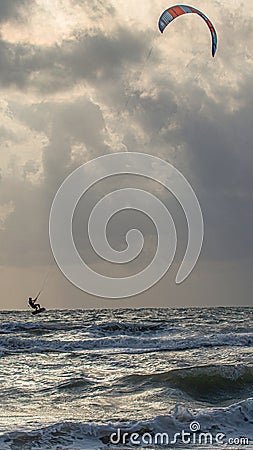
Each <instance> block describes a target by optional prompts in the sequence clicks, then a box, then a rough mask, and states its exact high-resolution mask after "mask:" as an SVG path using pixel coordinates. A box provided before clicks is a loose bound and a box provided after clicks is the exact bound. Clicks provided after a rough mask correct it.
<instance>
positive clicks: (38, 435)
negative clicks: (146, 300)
mask: <svg viewBox="0 0 253 450" xmlns="http://www.w3.org/2000/svg"><path fill="white" fill-rule="evenodd" d="M252 325H253V308H210V309H141V310H115V311H108V310H92V311H91V310H90V311H50V312H46V313H45V314H43V315H42V314H41V315H40V316H35V317H34V316H32V315H31V313H30V311H29V312H28V311H27V312H2V313H0V356H1V364H0V380H1V390H0V431H1V436H0V449H35V448H42V449H56V448H57V449H103V448H108V444H109V443H110V437H111V433H116V434H114V435H113V436H114V442H115V445H114V446H113V445H110V446H109V448H111V449H112V448H113V449H115V448H118V449H123V448H128V446H129V445H131V443H133V442H132V440H131V439H132V438H131V439H130V437H131V433H133V432H135V433H137V434H138V435H139V436H141V439H142V440H141V441H140V442H139V441H138V442H139V445H138V446H137V447H138V448H146V447H148V448H155V447H156V446H155V441H154V440H153V441H152V443H151V442H150V441H149V439H150V437H149V436H151V437H152V439H153V438H154V437H155V435H156V433H159V432H160V433H161V432H162V433H167V434H168V435H169V436H170V439H172V437H173V436H174V434H175V433H176V432H178V433H181V432H182V430H185V431H186V432H189V430H190V428H192V425H191V424H192V423H193V422H197V426H198V424H199V427H200V431H202V432H209V433H212V435H213V436H214V437H216V434H217V433H218V432H220V433H223V434H224V435H225V438H224V439H225V441H224V444H227V445H226V448H237V449H238V448H245V446H244V445H243V444H244V442H243V438H248V439H249V443H250V445H248V446H247V448H253V444H252V440H253V359H252V347H253V326H252ZM119 429H120V430H121V431H120V434H119V432H118V430H119ZM193 432H194V430H192V433H191V438H193V437H194V436H193V434H194V433H193ZM117 433H118V434H117ZM123 433H127V434H128V436H127V437H125V441H124V442H123V437H122V435H123ZM145 433H148V435H146V440H145V439H144V440H143V434H145ZM198 436H199V434H198V433H195V440H196V439H197V438H198ZM117 437H119V439H118V440H120V443H119V444H118V445H116V444H117ZM235 438H237V440H236V441H234V444H235V445H232V441H231V442H228V439H235ZM136 439H137V438H136ZM240 440H241V441H240ZM169 442H170V445H169V444H168V443H167V444H168V445H167V444H166V445H165V442H160V447H164V448H173V447H175V446H176V447H177V446H181V447H182V448H190V447H191V446H192V445H195V447H197V448H201V447H202V445H201V446H200V445H199V444H198V442H194V441H191V442H189V445H187V446H186V444H185V443H184V442H181V441H180V442H176V443H175V445H172V444H171V440H170V441H169ZM158 443H159V442H158ZM203 447H204V445H203ZM206 447H207V448H211V447H216V442H212V445H210V443H209V444H208V445H207V446H206ZM135 448H136V445H135Z"/></svg>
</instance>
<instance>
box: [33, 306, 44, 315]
mask: <svg viewBox="0 0 253 450" xmlns="http://www.w3.org/2000/svg"><path fill="white" fill-rule="evenodd" d="M44 311H46V308H40V309H35V310H34V311H33V312H32V314H33V315H35V314H40V313H42V312H44Z"/></svg>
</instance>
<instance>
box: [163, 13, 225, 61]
mask: <svg viewBox="0 0 253 450" xmlns="http://www.w3.org/2000/svg"><path fill="white" fill-rule="evenodd" d="M187 13H195V14H198V15H199V16H200V17H202V19H203V20H204V21H205V22H206V24H207V26H208V28H209V30H210V32H211V36H212V55H213V56H214V55H215V52H216V49H217V34H216V31H215V28H214V26H213V24H212V22H211V21H210V20H209V19H208V17H206V16H205V14H203V13H202V12H201V11H199V10H198V9H196V8H193V7H192V6H187V5H175V6H172V7H171V8H169V9H166V10H165V11H164V12H163V13H162V15H161V17H160V19H159V23H158V26H159V30H160V31H161V33H163V32H164V30H165V28H166V27H167V25H169V23H170V22H172V20H174V19H176V18H177V17H179V16H182V15H183V14H187Z"/></svg>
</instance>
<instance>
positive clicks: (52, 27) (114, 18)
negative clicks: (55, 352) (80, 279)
mask: <svg viewBox="0 0 253 450" xmlns="http://www.w3.org/2000/svg"><path fill="white" fill-rule="evenodd" d="M190 4H191V5H192V6H195V7H196V8H199V9H201V10H202V11H203V12H204V13H205V14H206V15H207V16H208V17H209V18H210V19H211V20H212V22H213V23H214V24H215V27H216V29H217V33H218V50H217V54H216V57H215V58H212V56H211V41H210V33H209V31H208V29H207V27H206V24H205V23H204V22H203V21H202V20H201V19H200V18H199V17H198V16H195V15H193V14H192V15H187V17H181V18H180V19H177V20H176V21H174V22H173V23H172V24H171V25H170V29H167V30H166V32H165V33H164V34H163V35H161V34H160V32H159V30H158V27H157V21H158V18H159V16H160V14H161V13H162V11H163V10H164V9H165V8H166V7H169V6H171V4H170V3H168V2H167V1H164V0H152V1H151V0H145V1H144V0H139V1H138V2H136V0H135V1H134V0H128V1H127V2H126V1H123V0H117V1H116V0H108V1H101V0H92V1H91V0H2V1H1V2H0V91H1V97H0V118H1V122H0V249H1V252H0V282H1V302H0V308H1V309H14V308H21V309H24V308H26V298H27V297H28V296H29V295H35V294H36V292H37V291H38V290H39V288H40V287H41V285H42V283H43V279H44V276H45V273H47V271H48V268H49V272H50V276H49V278H48V280H47V283H46V286H45V290H44V292H43V296H42V297H41V302H42V303H43V304H45V306H46V307H48V308H51V307H52V308H77V307H80V308H82V307H89V308H92V307H123V308H124V307H146V306H152V307H155V306H165V307H169V306H209V305H229V304H231V305H251V304H252V292H253V277H252V269H253V239H252V228H253V210H252V200H253V198H252V197H253V176H252V175H253V154H252V142H253V88H252V86H253V55H252V42H253V21H252V18H253V13H252V8H251V3H250V1H249V0H242V1H239V0H238V1H235V0H233V1H232V0H217V1H215V2H213V1H210V0H201V1H200V0H195V1H194V2H190ZM151 48H152V53H151V55H150V49H151ZM148 55H150V57H149V58H148V59H147V56H148ZM117 151H123V152H125V151H128V152H133V151H139V152H144V153H148V154H150V155H156V156H159V157H161V158H163V159H164V160H166V161H168V162H170V163H171V164H173V165H174V166H175V167H176V168H177V169H178V170H180V171H181V172H182V173H183V175H184V176H185V177H186V178H187V179H188V181H189V182H190V183H191V185H192V187H193V189H194V191H195V193H196V195H197V196H198V199H199V201H200V204H201V207H202V211H203V216H204V223H205V240H204V245H203V250H202V253H201V256H200V259H199V261H198V264H197V266H196V268H195V270H194V271H193V273H192V274H191V276H190V277H189V278H188V279H187V280H186V281H185V282H184V283H183V284H182V285H179V286H178V285H176V284H175V281H174V279H175V274H176V269H177V266H178V264H179V262H180V261H181V260H182V256H183V254H184V250H185V245H186V239H187V237H186V234H187V229H186V224H185V222H184V218H183V215H182V213H181V211H180V210H179V207H178V205H177V204H176V202H175V201H174V200H173V199H172V198H170V197H169V196H168V197H167V195H166V193H165V192H164V190H159V189H158V187H157V186H156V185H155V183H154V184H153V185H152V184H149V186H148V189H149V190H150V192H153V193H155V194H156V195H158V196H160V199H162V200H163V201H164V203H165V204H166V205H167V206H168V207H171V208H172V210H173V211H174V215H175V217H176V223H177V225H178V233H179V234H180V236H179V238H180V239H179V240H180V245H179V250H178V253H177V258H176V261H175V264H174V265H173V266H172V268H171V269H170V271H169V272H168V274H167V275H166V276H165V277H164V278H163V279H162V280H161V281H160V282H159V283H158V284H157V285H156V286H155V287H153V288H152V289H150V290H149V291H147V292H145V293H143V294H141V295H139V296H136V297H135V298H132V299H125V300H104V299H98V298H96V297H92V296H89V295H87V294H85V293H84V292H82V291H80V290H78V289H77V288H75V287H74V286H72V285H71V284H70V283H69V282H68V281H67V280H66V279H65V278H64V276H63V275H62V274H61V272H60V271H59V269H58V268H57V266H56V264H55V262H54V260H53V257H52V253H51V250H50V246H49V240H48V217H49V211H50V206H51V203H52V200H53V198H54V195H55V193H56V191H57V189H58V188H59V186H60V185H61V183H62V182H63V181H64V179H65V178H66V176H67V175H68V174H70V173H71V172H72V171H73V170H74V169H75V168H77V167H79V166H80V165H81V164H83V163H84V162H87V161H89V160H91V159H92V158H95V157H97V156H101V155H105V154H110V153H113V152H117ZM129 183H130V184H131V186H132V187H133V182H132V180H131V181H129V180H128V179H123V180H121V181H119V180H116V181H115V182H110V188H111V187H112V186H113V187H119V186H120V187H122V186H129ZM134 183H135V185H136V184H137V185H138V183H139V185H140V184H141V185H142V184H143V182H142V181H140V180H135V181H134ZM146 187H147V186H146ZM108 189H109V188H108V186H106V185H105V184H102V185H101V186H100V187H98V188H97V189H96V190H94V189H93V191H92V192H91V193H90V195H89V196H88V198H87V199H86V201H84V202H83V204H82V205H81V204H80V211H79V217H77V218H76V241H77V242H79V244H80V253H81V254H82V255H83V257H84V258H86V257H87V260H88V262H89V263H90V264H91V265H92V266H93V267H94V268H96V269H97V270H99V271H101V272H105V273H107V272H108V274H109V273H110V270H111V269H112V268H111V267H110V266H108V267H107V266H106V265H105V263H104V262H103V261H101V260H99V258H98V257H97V256H96V255H95V254H93V253H92V252H90V249H89V243H88V241H87V239H86V238H83V237H82V231H83V220H84V218H87V216H88V211H90V208H91V205H92V204H94V201H97V200H98V199H99V195H103V194H104V192H106V191H107V190H108ZM77 216H78V214H77ZM136 224H137V225H139V226H140V227H142V228H143V230H144V236H145V231H146V236H147V239H146V242H145V245H146V247H144V252H143V255H142V257H141V258H140V261H137V262H136V263H135V265H134V270H137V269H138V268H140V267H144V266H145V264H146V263H147V261H149V260H150V258H151V256H152V255H153V251H154V246H155V232H154V229H153V228H152V226H151V224H150V223H149V222H148V221H147V220H145V218H143V217H142V216H141V215H140V214H139V215H138V214H137V215H135V216H134V215H133V214H132V215H131V213H130V215H128V216H126V215H124V214H123V215H122V216H121V217H119V218H118V219H116V221H115V223H114V224H113V223H112V226H111V230H109V238H110V242H111V243H112V245H114V246H115V247H116V248H121V245H122V242H123V241H124V233H125V232H126V231H127V230H128V229H131V228H133V227H134V228H135V227H137V228H139V227H138V226H136ZM113 270H114V269H113ZM115 270H116V269H115ZM126 270H127V271H129V270H132V269H130V268H129V267H127V268H126Z"/></svg>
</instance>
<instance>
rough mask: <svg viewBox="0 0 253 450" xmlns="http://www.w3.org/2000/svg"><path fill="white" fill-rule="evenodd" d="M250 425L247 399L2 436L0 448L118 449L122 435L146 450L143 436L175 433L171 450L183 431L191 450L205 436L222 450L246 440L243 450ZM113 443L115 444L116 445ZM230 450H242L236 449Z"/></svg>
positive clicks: (252, 403)
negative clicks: (142, 417)
mask: <svg viewBox="0 0 253 450" xmlns="http://www.w3.org/2000/svg"><path fill="white" fill-rule="evenodd" d="M252 424H253V399H252V398H250V399H247V400H245V401H243V402H240V403H236V404H234V405H231V406H229V407H226V408H205V409H194V410H193V409H192V410H190V409H188V408H186V407H185V406H184V405H176V406H175V407H174V408H173V409H172V410H171V411H169V412H168V414H167V415H163V416H157V417H155V418H153V419H148V420H142V421H132V422H116V423H107V424H96V423H81V422H70V421H65V422H60V423H56V424H53V425H49V426H44V427H40V428H38V429H36V430H32V431H13V432H9V433H4V434H3V435H2V436H1V437H0V445H1V449H2V450H9V449H11V450H18V449H20V448H25V449H26V450H32V449H33V448H43V449H51V450H56V449H58V450H63V449H64V450H67V449H76V450H84V449H89V450H92V449H94V450H95V449H96V450H98V449H102V448H114V449H116V448H119V449H122V448H123V447H122V442H121V440H123V435H124V440H125V442H126V444H127V446H129V447H135V448H136V445H135V446H133V445H131V437H132V436H134V438H135V440H136V439H137V436H138V439H139V440H140V441H141V442H142V443H141V448H148V447H149V448H150V447H151V446H150V444H147V441H146V439H147V436H149V437H150V438H151V439H155V438H156V437H157V436H160V438H161V434H166V435H167V436H168V437H169V439H170V442H171V441H172V440H173V439H175V434H176V433H178V436H177V442H176V443H175V444H174V445H173V447H180V446H181V448H182V442H181V443H180V435H181V436H182V432H183V431H184V432H186V433H190V439H192V440H193V436H195V438H194V439H195V442H194V441H193V444H192V446H193V447H194V446H195V448H196V447H197V448H199V445H198V444H197V443H196V441H197V440H198V437H199V434H200V433H208V435H209V437H210V436H211V437H213V440H215V438H216V436H218V435H219V436H221V435H222V439H223V443H224V445H225V446H226V444H227V443H228V442H229V439H233V440H235V439H238V440H239V439H242V438H245V439H248V440H249V441H248V445H247V448H249V449H252V448H253V447H252V445H251V444H252V440H253V426H252ZM144 436H145V440H144ZM117 439H118V442H116V440H117ZM220 439H221V437H220ZM111 442H114V445H110V444H111ZM160 444H161V443H160ZM154 447H155V445H154ZM213 447H214V445H213V444H209V445H208V448H213ZM124 448H125V447H124ZM139 448H140V447H139ZM152 448H153V446H152ZM160 448H161V445H160ZM163 448H169V446H168V445H163ZM170 448H171V447H170ZM234 448H237V449H238V448H242V447H240V446H239V445H237V446H236V447H234Z"/></svg>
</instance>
